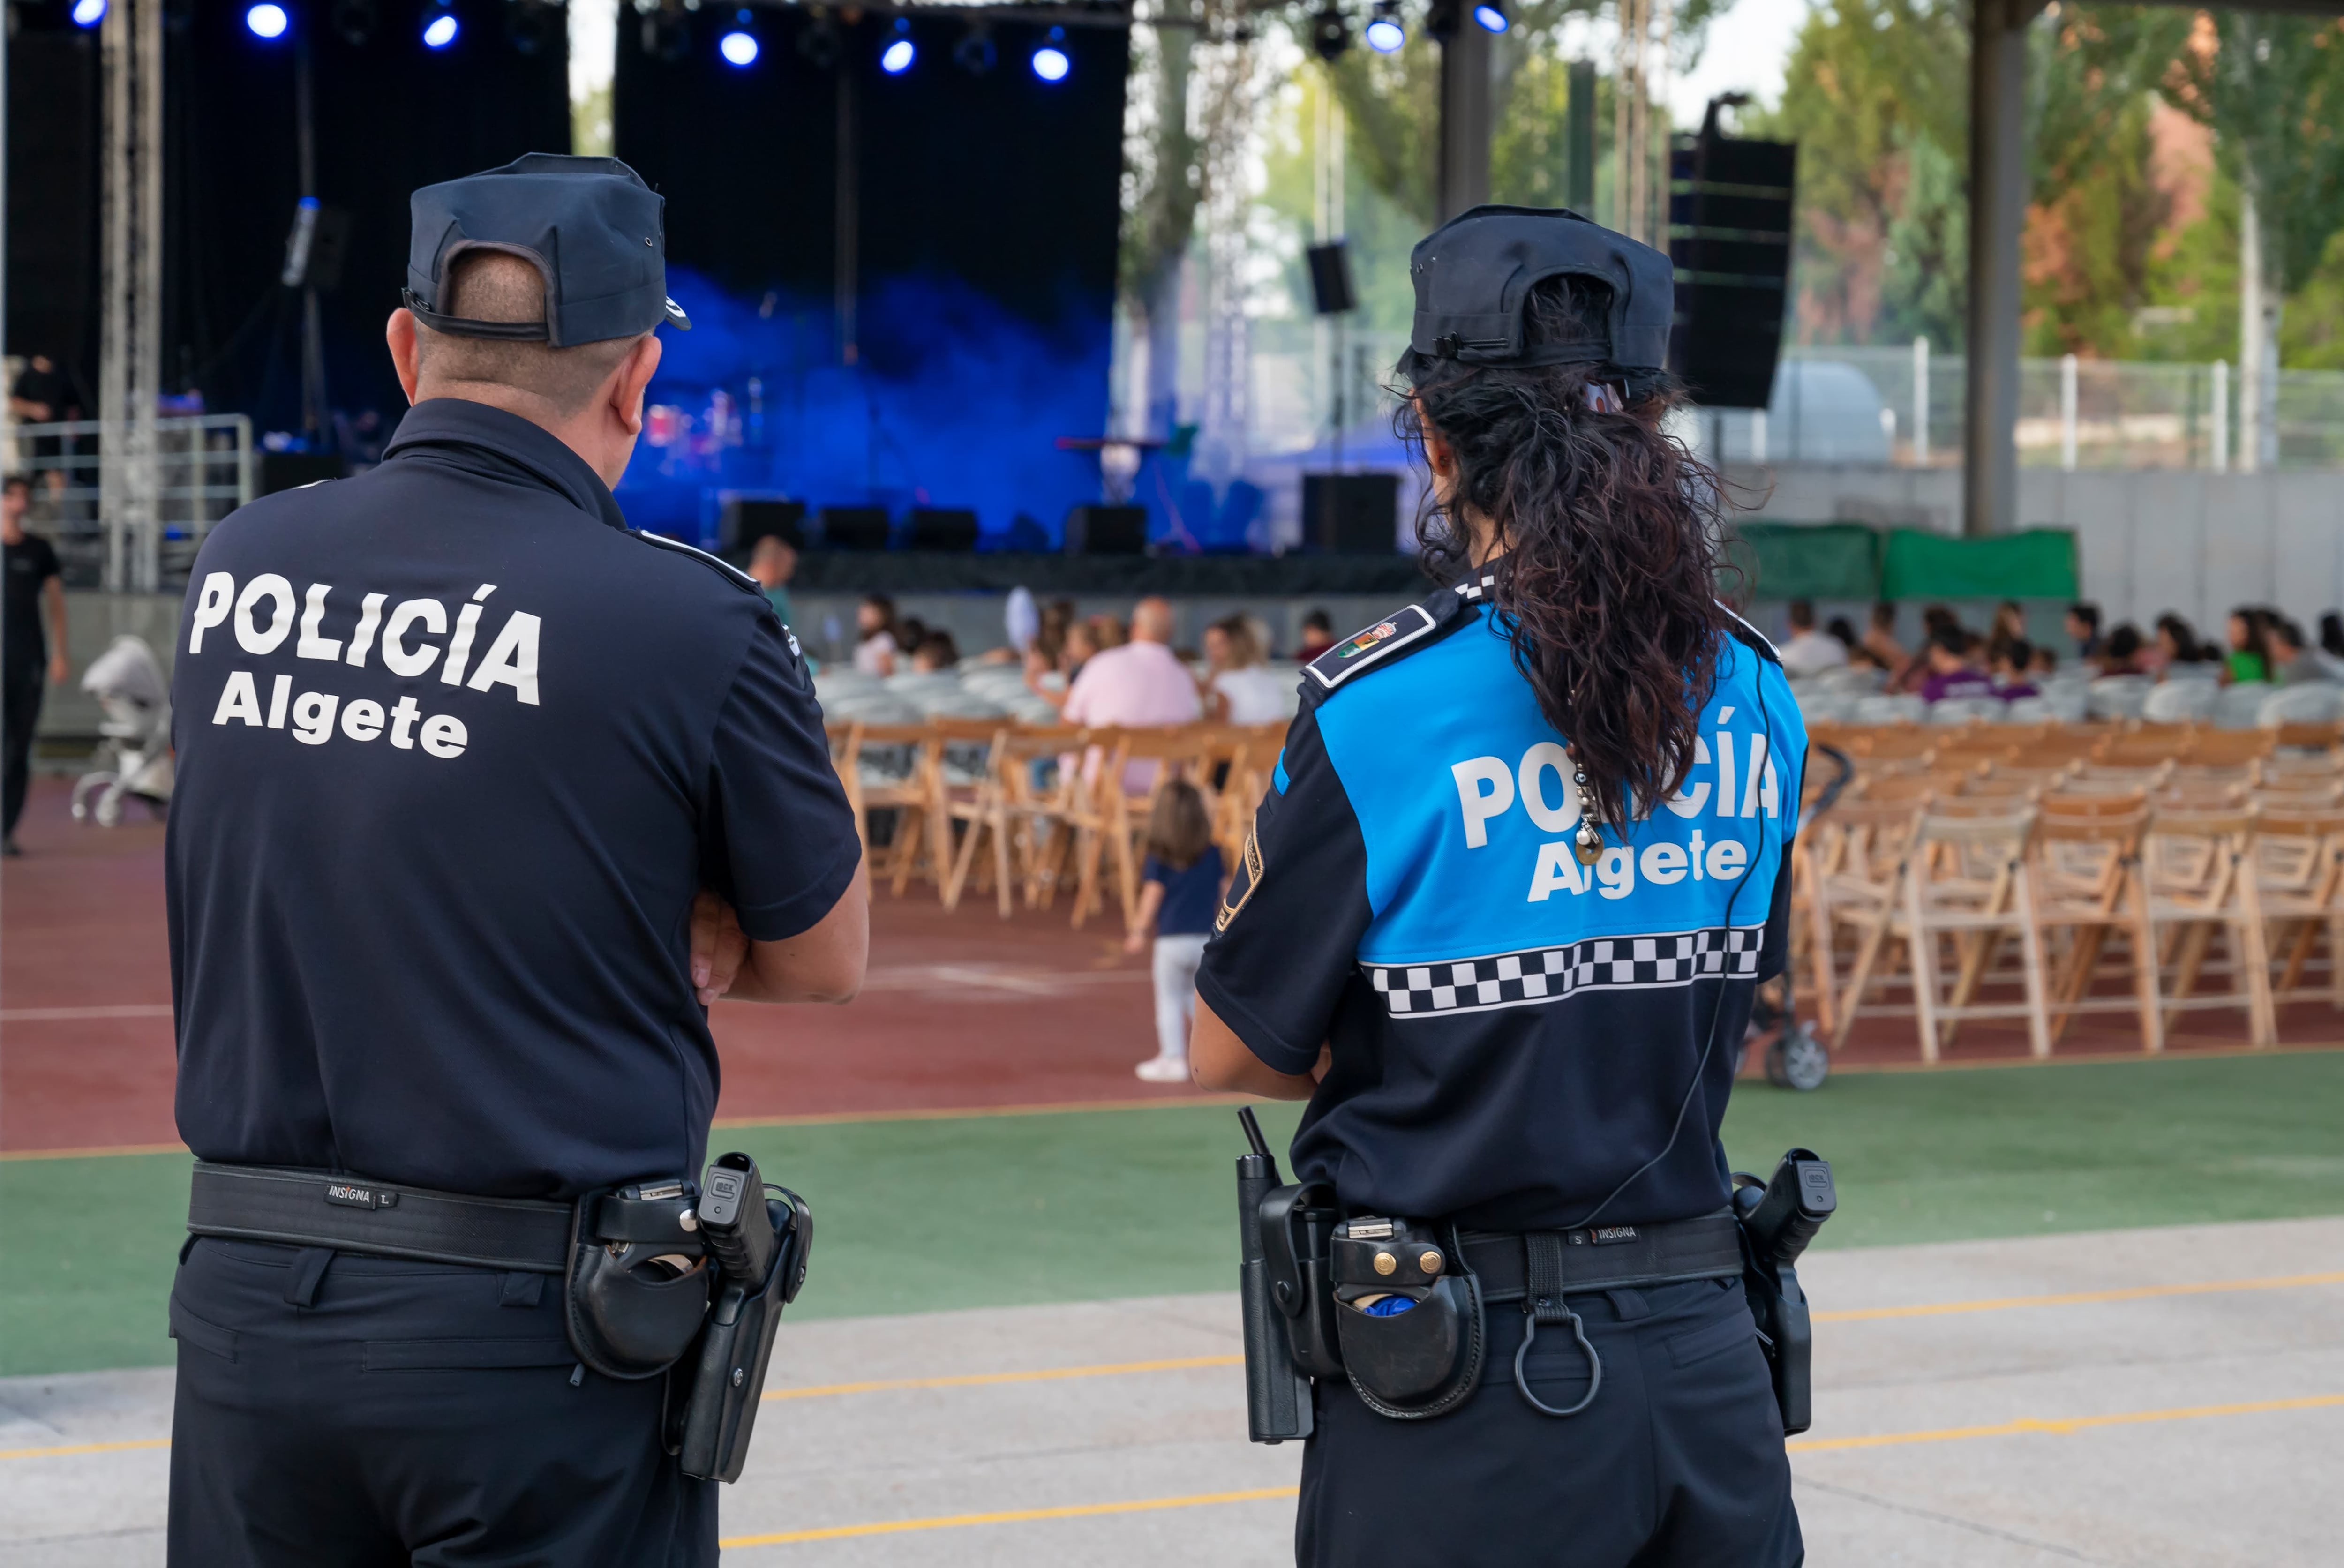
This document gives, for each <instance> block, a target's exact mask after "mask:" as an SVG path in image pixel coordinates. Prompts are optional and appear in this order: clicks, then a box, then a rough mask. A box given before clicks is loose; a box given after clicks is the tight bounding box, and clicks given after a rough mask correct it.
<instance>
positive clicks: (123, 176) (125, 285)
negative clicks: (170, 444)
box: [98, 0, 163, 593]
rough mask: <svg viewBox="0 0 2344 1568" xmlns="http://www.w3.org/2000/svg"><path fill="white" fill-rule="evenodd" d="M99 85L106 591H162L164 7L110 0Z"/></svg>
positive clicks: (101, 486)
mask: <svg viewBox="0 0 2344 1568" xmlns="http://www.w3.org/2000/svg"><path fill="white" fill-rule="evenodd" d="M99 48H100V56H101V62H102V69H103V73H104V79H105V84H106V165H105V182H104V211H105V231H106V245H105V258H104V268H105V271H104V284H103V291H104V306H103V318H102V321H101V325H100V329H99V341H98V418H99V420H101V421H103V422H102V425H101V428H100V430H99V434H98V456H99V463H100V467H99V471H98V511H99V516H100V519H101V521H103V523H104V525H105V528H106V587H107V588H109V589H112V590H114V591H116V592H120V591H122V590H124V589H129V590H131V591H133V592H145V593H151V592H155V591H156V590H157V588H158V587H159V586H160V570H159V561H158V552H159V549H160V543H161V541H160V537H159V535H160V528H159V525H158V501H159V495H158V483H159V474H158V469H157V444H156V430H155V412H156V410H155V401H156V398H157V394H158V393H159V392H160V391H161V389H162V336H163V334H162V320H161V315H162V307H163V161H162V160H163V0H114V4H113V5H109V6H108V7H107V8H106V21H105V24H104V28H103V31H102V33H101V34H100V36H99Z"/></svg>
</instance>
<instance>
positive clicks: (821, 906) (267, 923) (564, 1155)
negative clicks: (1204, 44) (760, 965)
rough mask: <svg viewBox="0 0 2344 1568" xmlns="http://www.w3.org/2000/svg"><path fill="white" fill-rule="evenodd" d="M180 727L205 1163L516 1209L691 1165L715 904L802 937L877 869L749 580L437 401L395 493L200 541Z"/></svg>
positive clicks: (539, 442) (308, 506)
mask: <svg viewBox="0 0 2344 1568" xmlns="http://www.w3.org/2000/svg"><path fill="white" fill-rule="evenodd" d="M171 696H172V707H173V720H172V729H173V740H174V743H175V744H176V745H177V754H178V755H177V762H178V779H177V791H176V794H175V797H174V799H173V801H172V804H171V821H170V832H169V840H168V849H167V856H168V899H169V908H170V926H171V976H172V988H173V1001H174V1004H175V1007H176V1009H177V1020H178V1053H179V1078H178V1104H177V1109H178V1122H179V1132H180V1136H181V1137H182V1138H185V1139H186V1140H187V1146H188V1147H189V1148H192V1149H193V1150H194V1151H195V1152H196V1153H197V1155H198V1156H200V1157H202V1158H207V1159H213V1160H222V1161H231V1162H237V1163H247V1164H259V1165H288V1166H305V1167H311V1168H331V1169H338V1170H347V1171H352V1172H357V1173H359V1174H363V1175H368V1176H373V1177H377V1178H380V1179H386V1180H392V1181H403V1182H409V1183H412V1184H414V1185H417V1186H422V1187H432V1188H439V1189H445V1190H450V1191H456V1192H470V1193H481V1194H492V1195H498V1196H508V1197H530V1198H563V1197H568V1196H571V1195H572V1194H575V1193H577V1192H579V1191H581V1190H582V1189H588V1188H592V1187H597V1186H601V1185H605V1184H610V1183H616V1182H622V1181H628V1180H632V1179H642V1178H649V1177H656V1176H673V1175H690V1174H692V1173H694V1172H696V1171H697V1170H698V1168H699V1167H700V1165H701V1162H702V1157H703V1155H704V1153H705V1149H706V1142H707V1134H708V1125H709V1118H710V1116H711V1113H712V1111H713V1109H714V1108H715V1104H716V1092H717V1081H718V1072H717V1059H716V1050H715V1047H714V1045H713V1043H712V1040H711V1039H710V1037H709V1032H708V1020H707V1017H706V1014H705V1012H704V1011H703V1009H702V1007H700V1006H699V1004H698V1001H697V1000H696V998H695V996H694V995H693V989H692V979H691V975H690V972H689V962H690V959H689V954H690V942H689V922H690V915H691V909H692V899H693V896H694V895H695V894H696V893H697V892H698V890H699V889H700V888H701V887H702V886H703V885H705V886H709V887H712V888H714V889H716V890H717V891H718V892H720V893H722V895H724V896H725V897H726V898H727V899H728V900H730V901H731V902H732V904H733V905H735V906H736V907H737V908H738V909H739V911H740V916H741V924H742V926H743V929H744V930H745V931H746V932H747V933H748V934H749V935H750V936H753V937H755V938H757V939H760V940H764V941H776V940H780V939H782V938H784V937H788V936H794V935H796V934H798V933H799V932H802V931H803V930H805V929H806V928H807V927H809V926H813V924H814V923H815V922H816V921H818V920H820V919H821V918H822V917H823V916H824V915H825V914H827V913H828V912H829V911H830V909H831V908H832V906H833V905H835V904H836V902H837V901H838V899H839V897H840V895H842V894H843V893H844V891H845V889H846V887H847V885H848V884H849V883H850V882H851V881H852V879H853V877H854V868H855V865H856V863H857V861H858V859H859V857H860V854H861V850H860V847H859V845H858V842H857V839H856V835H855V830H854V821H853V819H852V817H851V815H850V814H849V813H848V810H847V807H846V802H845V799H844V794H843V793H842V792H841V790H840V787H839V784H838V780H837V776H836V774H834V771H833V769H832V767H831V763H830V755H829V751H828V748H827V745H826V744H825V742H824V739H823V727H822V713H821V710H820V708H819V707H818V706H817V705H816V703H815V702H814V697H813V689H812V685H811V683H810V682H809V680H808V678H807V674H806V671H805V668H804V665H803V662H802V661H801V659H800V657H799V655H798V652H797V649H796V646H795V643H794V641H793V638H792V637H791V635H790V633H789V632H788V630H787V629H786V628H785V627H783V625H782V624H781V622H779V620H778V619H776V617H775V616H774V614H773V609H772V607H771V606H770V605H769V604H768V603H767V602H766V600H765V597H764V595H763V593H761V592H757V591H756V588H755V585H754V584H753V582H749V581H748V580H747V579H745V578H743V577H742V576H740V574H738V573H736V572H732V570H731V569H730V568H727V567H724V566H722V565H721V564H720V563H717V562H714V561H711V560H709V559H708V558H706V557H702V556H700V555H698V554H697V552H687V551H682V550H680V549H676V548H671V547H666V546H663V545H661V544H656V543H653V542H652V541H649V540H647V539H646V538H645V537H644V536H642V535H640V534H635V533H631V532H630V531H627V528H626V523H625V520H624V518H623V517H621V514H620V511H619V509H618V505H617V503H616V502H615V501H612V500H611V494H610V491H608V490H606V489H605V488H604V487H603V484H602V482H601V480H600V479H599V478H597V477H596V475H595V474H594V473H593V471H592V470H591V469H589V468H588V467H587V466H586V464H585V462H584V461H583V460H581V459H580V458H579V457H578V456H577V455H576V454H575V453H573V452H572V451H571V450H570V449H569V448H568V447H566V446H564V445H563V444H562V443H561V441H560V440H556V439H555V438H554V437H553V436H552V435H551V434H549V433H548V432H546V431H545V430H541V429H540V428H539V427H538V426H536V425H533V424H531V423H530V422H529V421H527V420H522V419H520V418H519V417H517V416H515V415H512V414H508V413H505V412H502V411H501V410H496V409H492V408H490V407H488V406H486V405H484V404H480V403H471V402H464V401H460V400H452V399H442V400H432V401H429V402H425V403H421V404H419V405H418V406H416V407H415V408H414V409H413V410H410V411H409V413H408V415H407V417H406V419H405V420H402V421H401V423H400V425H399V433H398V435H397V437H396V438H395V439H394V440H392V442H391V443H390V446H389V449H388V450H387V451H386V453H385V460H384V461H383V462H382V464H381V465H380V466H379V467H378V468H376V469H374V470H371V471H369V472H368V473H365V474H363V475H360V476H359V477H358V478H355V479H347V480H340V481H334V482H331V483H327V484H319V485H312V486H309V487H308V488H305V489H302V490H297V491H288V492H285V493H282V494H278V495H272V496H268V497H265V498H263V499H261V500H259V501H255V502H253V503H252V504H251V505H249V506H247V507H244V508H242V509H241V510H239V511H237V512H236V513H235V514H234V515H233V516H231V517H229V518H228V519H227V520H226V521H223V522H222V523H221V524H220V525H219V526H218V527H217V528H216V529H214V530H213V531H212V532H211V534H210V536H209V537H208V538H207V540H206V541H205V542H204V546H203V551H202V553H201V554H200V555H199V556H198V557H197V561H196V565H195V570H194V572H193V574H192V577H191V580H190V582H189V586H188V591H187V604H186V610H185V613H184V616H183V618H182V622H181V626H180V632H179V650H178V658H177V668H176V670H175V671H174V673H173V678H172V692H171Z"/></svg>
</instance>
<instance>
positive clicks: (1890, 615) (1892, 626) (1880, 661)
mask: <svg viewBox="0 0 2344 1568" xmlns="http://www.w3.org/2000/svg"><path fill="white" fill-rule="evenodd" d="M1864 649H1865V651H1866V652H1869V653H1870V654H1871V655H1872V662H1873V663H1875V664H1877V665H1879V666H1880V667H1881V668H1882V669H1884V670H1885V671H1887V672H1888V673H1890V674H1892V675H1893V674H1894V673H1896V672H1897V671H1899V670H1902V669H1903V668H1904V666H1905V665H1906V664H1907V663H1910V662H1911V661H1912V657H1913V655H1912V654H1911V653H1909V652H1906V651H1905V648H1904V643H1902V642H1898V641H1897V640H1896V606H1894V604H1890V603H1887V602H1881V603H1878V604H1875V605H1874V606H1873V607H1872V624H1871V626H1870V628H1869V629H1868V630H1866V631H1865V632H1864Z"/></svg>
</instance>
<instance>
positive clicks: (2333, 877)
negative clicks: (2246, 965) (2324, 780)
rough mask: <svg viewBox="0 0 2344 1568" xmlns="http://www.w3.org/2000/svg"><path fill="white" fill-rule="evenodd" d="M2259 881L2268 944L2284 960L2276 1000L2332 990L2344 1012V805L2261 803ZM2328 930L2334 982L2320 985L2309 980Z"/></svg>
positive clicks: (2333, 1004) (2336, 1004) (2334, 1004)
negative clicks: (2306, 980)
mask: <svg viewBox="0 0 2344 1568" xmlns="http://www.w3.org/2000/svg"><path fill="white" fill-rule="evenodd" d="M2254 879H2255V894H2256V897H2257V898H2258V900H2259V901H2260V902H2261V905H2262V914H2263V923H2264V927H2265V929H2266V930H2267V931H2268V933H2269V936H2268V946H2269V948H2270V950H2271V953H2272V954H2273V956H2274V957H2275V958H2278V959H2279V960H2280V961H2281V962H2282V965H2283V967H2282V970H2281V973H2280V975H2279V977H2278V981H2277V982H2276V983H2275V984H2274V985H2273V986H2272V987H2271V1002H2272V1005H2273V1006H2274V1007H2276V1006H2277V1005H2278V1003H2281V1002H2293V1001H2302V1000H2307V999H2309V998H2310V997H2313V996H2325V997H2326V998H2327V1000H2328V1002H2329V1006H2331V1007H2336V1008H2338V1009H2339V1010H2344V807H2339V805H2338V804H2336V803H2335V802H2333V801H2329V802H2328V803H2327V804H2323V805H2319V806H2316V807H2311V808H2309V809H2307V808H2305V807H2302V806H2295V807H2288V806H2284V805H2281V806H2276V807H2275V806H2272V805H2269V804H2264V805H2261V806H2259V807H2258V811H2257V816H2256V824H2255V856H2254ZM2290 927H2291V929H2290ZM2321 936H2326V937H2327V938H2328V983H2327V985H2326V986H2324V987H2319V988H2314V987H2311V986H2306V985H2305V984H2304V978H2305V976H2306V974H2307V973H2308V971H2309V966H2310V960H2311V955H2312V949H2313V948H2314V946H2317V944H2318V943H2319V938H2320V937H2321Z"/></svg>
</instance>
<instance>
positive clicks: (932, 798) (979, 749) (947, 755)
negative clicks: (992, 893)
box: [924, 718, 1009, 917]
mask: <svg viewBox="0 0 2344 1568" xmlns="http://www.w3.org/2000/svg"><path fill="white" fill-rule="evenodd" d="M1008 730H1009V723H1008V721H1007V720H1005V719H952V718H932V719H930V720H929V721H928V733H929V736H930V744H929V746H928V752H927V756H926V758H925V759H924V761H925V764H926V770H927V775H928V807H927V823H928V845H929V848H928V854H929V859H930V864H931V865H933V866H934V867H935V884H936V896H937V897H938V898H940V899H942V900H943V901H944V906H945V908H947V909H953V908H957V907H958V906H959V905H960V895H961V885H962V884H963V883H964V882H965V880H966V879H967V876H968V869H969V860H970V856H971V854H973V853H974V851H975V839H976V837H977V836H978V835H979V834H980V833H981V832H982V830H983V829H984V828H985V826H986V825H987V824H989V822H990V820H991V818H992V815H993V812H992V806H993V804H994V801H993V796H994V794H995V786H996V784H997V781H998V778H999V769H998V767H997V766H996V765H995V753H996V752H997V751H998V750H999V749H1000V748H1001V747H1002V746H1003V745H1004V744H1006V741H1007V736H1008ZM955 824H960V826H961V828H962V832H961V835H960V840H959V843H958V845H955V835H954V827H955ZM996 845H998V846H999V847H1001V848H1003V849H1005V848H1006V845H1005V844H1003V843H1001V841H1000V840H999V839H998V837H997V836H996ZM963 851H967V852H969V853H963ZM997 869H998V870H999V871H1000V872H1001V873H1002V874H1003V875H1002V876H1001V877H1000V878H999V879H998V880H999V882H1000V892H1001V913H1002V915H1003V916H1005V917H1006V916H1007V915H1008V914H1009V886H1008V882H1007V879H1006V875H1005V874H1006V867H1005V866H1001V867H998V868H997Z"/></svg>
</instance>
